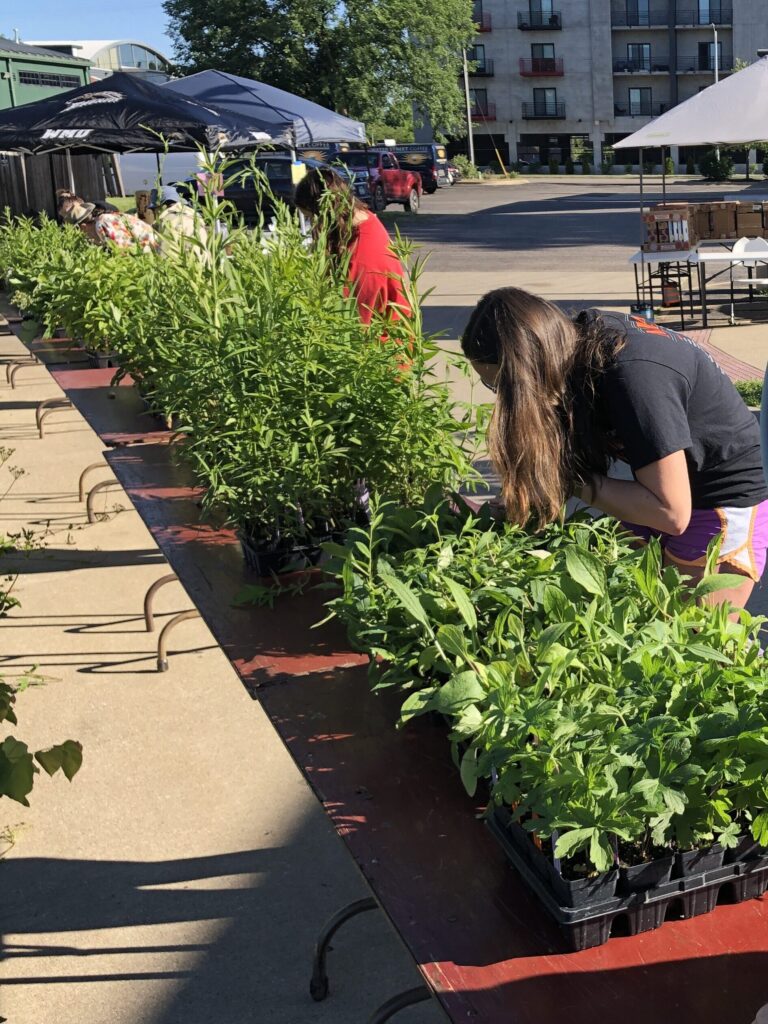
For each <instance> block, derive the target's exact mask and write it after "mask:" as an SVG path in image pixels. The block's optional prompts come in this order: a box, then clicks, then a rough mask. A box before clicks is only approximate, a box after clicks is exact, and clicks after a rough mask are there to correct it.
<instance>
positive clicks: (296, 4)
mask: <svg viewBox="0 0 768 1024" xmlns="http://www.w3.org/2000/svg"><path fill="white" fill-rule="evenodd" d="M163 7H164V10H165V13H166V14H167V15H168V17H169V18H170V19H171V21H170V24H169V34H170V36H171V38H172V40H173V45H174V52H175V56H176V59H177V62H178V65H179V67H180V68H181V69H182V70H183V71H184V72H186V73H189V74H191V73H193V72H195V71H201V70H204V69H205V68H216V69H218V70H220V71H228V72H230V73H232V74H236V75H243V76H245V77H247V78H257V79H259V80H260V81H262V82H267V83H269V84H270V85H275V86H277V87H279V88H281V89H286V90H288V91H289V92H294V93H297V94H298V95H300V96H304V97H306V98H307V99H311V100H314V101H315V102H317V103H321V104H323V105H324V106H327V107H330V108H331V109H333V110H337V111H339V112H340V113H344V114H348V115H349V116H350V117H355V118H358V119H360V120H362V121H365V122H366V123H367V124H368V125H369V126H371V127H374V126H375V127H376V129H377V134H378V130H379V129H381V130H384V129H386V128H387V127H392V128H394V129H395V130H397V131H400V132H401V131H402V127H403V126H404V125H406V124H408V123H409V122H410V121H411V112H412V109H413V106H414V103H416V104H418V108H419V109H421V110H423V111H424V112H425V114H426V115H428V116H429V118H430V120H431V122H432V124H433V125H439V126H440V127H441V129H442V130H443V131H446V132H452V131H456V130H460V129H461V128H462V127H463V125H464V116H465V111H464V100H463V95H462V89H461V86H460V75H461V52H462V50H463V49H464V48H466V47H468V46H469V45H470V44H471V42H472V38H473V36H474V26H473V24H472V5H471V3H470V2H469V0H420V2H419V3H413V2H408V0H346V2H344V3H342V4H339V3H338V2H336V0H165V2H164V4H163Z"/></svg>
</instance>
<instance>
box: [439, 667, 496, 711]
mask: <svg viewBox="0 0 768 1024" xmlns="http://www.w3.org/2000/svg"><path fill="white" fill-rule="evenodd" d="M484 697H485V687H484V686H483V684H482V683H481V682H480V680H479V678H478V676H477V673H476V672H469V671H467V672H459V673H457V674H456V675H455V676H451V678H450V679H449V680H448V682H447V683H444V684H443V686H441V687H440V689H439V690H438V691H437V693H436V694H435V696H434V698H433V700H432V702H431V706H432V707H433V708H434V709H435V710H436V711H442V712H443V713H444V714H455V713H456V712H458V711H460V710H461V709H462V708H463V707H465V706H466V705H467V704H474V703H475V702H476V701H479V700H482V699H483V698H484Z"/></svg>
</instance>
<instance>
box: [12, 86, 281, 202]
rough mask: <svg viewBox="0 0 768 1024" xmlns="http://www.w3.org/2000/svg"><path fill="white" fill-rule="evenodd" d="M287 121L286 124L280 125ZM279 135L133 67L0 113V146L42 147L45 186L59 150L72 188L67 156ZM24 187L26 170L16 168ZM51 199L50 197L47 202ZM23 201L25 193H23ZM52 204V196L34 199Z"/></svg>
mask: <svg viewBox="0 0 768 1024" xmlns="http://www.w3.org/2000/svg"><path fill="white" fill-rule="evenodd" d="M287 131H288V126H286V132H287ZM282 141H284V133H283V132H282V131H281V130H280V127H279V126H276V125H274V124H267V123H265V122H263V121H260V120H258V119H257V118H254V117H249V116H247V115H245V114H240V113H234V112H233V111H231V110H226V109H224V108H222V107H219V106H218V105H217V104H213V103H200V102H197V101H196V100H192V99H189V98H188V97H185V96H177V95H174V94H173V93H172V92H169V91H168V90H166V89H163V88H161V87H160V86H159V85H155V84H154V83H152V82H149V81H145V80H143V79H141V78H139V77H138V76H136V75H130V74H125V73H120V72H118V73H115V74H114V75H111V76H110V77H109V78H108V79H105V80H101V81H99V82H94V83H91V84H90V85H86V86H83V87H81V88H80V89H72V90H70V91H68V92H63V93H59V94H58V95H56V96H51V97H49V98H48V99H44V100H39V101H38V102H36V103H27V104H24V105H23V106H20V107H15V108H12V109H10V110H5V111H2V112H1V113H0V152H5V153H15V154H18V155H19V156H20V157H21V160H22V162H23V160H24V159H25V158H26V157H27V156H39V155H47V156H48V163H49V177H50V190H49V191H50V193H51V196H53V194H54V193H55V189H56V185H57V179H58V182H60V180H61V174H60V173H59V174H57V173H56V171H55V169H54V159H55V157H56V154H61V155H63V156H64V157H65V158H66V167H67V171H68V178H69V182H68V184H69V187H70V188H72V189H73V190H75V191H76V189H75V181H74V175H73V171H72V160H71V157H72V156H88V155H91V156H92V155H98V154H118V153H156V154H158V161H159V154H161V153H164V152H190V151H194V150H195V149H196V148H197V147H199V146H201V147H203V148H204V149H206V150H208V151H213V150H217V149H219V148H223V149H248V148H253V147H254V146H258V145H261V144H265V143H280V142H282ZM21 177H22V178H23V179H24V191H25V192H26V180H27V175H26V173H24V171H23V170H22V174H21ZM52 203H53V205H51V204H52ZM27 205H29V196H27ZM41 206H42V207H43V208H46V209H47V210H48V211H49V212H53V211H55V200H53V199H52V198H51V199H46V200H45V202H44V203H42V204H41Z"/></svg>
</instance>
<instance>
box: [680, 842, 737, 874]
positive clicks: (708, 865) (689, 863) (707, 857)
mask: <svg viewBox="0 0 768 1024" xmlns="http://www.w3.org/2000/svg"><path fill="white" fill-rule="evenodd" d="M724 856H725V850H724V849H723V847H722V846H721V845H720V843H714V844H713V845H712V846H707V847H704V848H703V849H701V850H678V851H677V853H676V854H675V873H674V877H675V878H684V877H685V876H686V875H700V874H701V873H702V872H704V871H712V870H713V869H714V868H719V867H721V866H722V863H723V857H724Z"/></svg>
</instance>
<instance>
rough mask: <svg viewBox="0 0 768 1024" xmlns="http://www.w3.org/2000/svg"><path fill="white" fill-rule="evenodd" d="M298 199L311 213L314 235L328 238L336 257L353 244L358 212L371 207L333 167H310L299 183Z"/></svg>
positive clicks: (301, 207) (328, 243)
mask: <svg viewBox="0 0 768 1024" xmlns="http://www.w3.org/2000/svg"><path fill="white" fill-rule="evenodd" d="M294 202H295V204H296V206H297V207H298V208H299V209H300V210H303V211H305V212H306V213H308V214H310V216H311V217H312V220H313V223H312V232H313V234H314V235H315V237H316V238H319V237H324V238H325V240H326V245H327V247H328V252H329V253H330V254H331V255H332V256H335V257H341V256H343V255H344V253H345V252H346V251H347V249H348V248H349V246H350V243H351V241H352V237H353V235H354V226H353V220H354V216H355V213H356V212H357V211H359V210H365V211H366V212H367V210H368V207H367V206H366V205H365V204H364V203H361V202H360V200H359V199H358V198H357V196H356V195H355V194H354V192H353V191H352V189H351V188H350V187H349V185H348V184H347V183H346V181H345V180H344V179H343V178H342V177H341V175H340V174H337V173H336V171H334V170H332V168H330V167H312V168H310V170H309V171H307V173H306V174H305V175H304V177H303V178H302V179H301V181H300V182H299V183H298V185H297V186H296V191H295V193H294Z"/></svg>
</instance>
